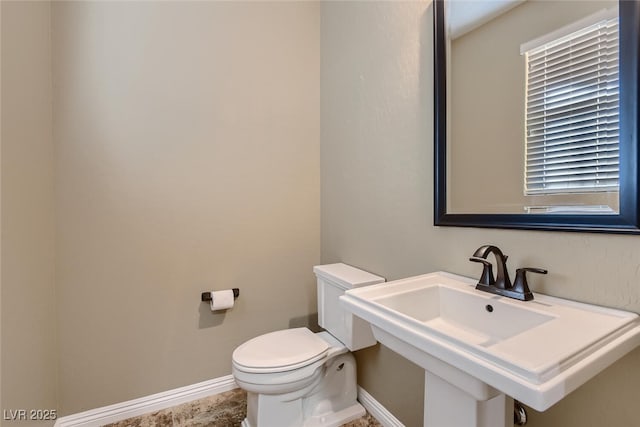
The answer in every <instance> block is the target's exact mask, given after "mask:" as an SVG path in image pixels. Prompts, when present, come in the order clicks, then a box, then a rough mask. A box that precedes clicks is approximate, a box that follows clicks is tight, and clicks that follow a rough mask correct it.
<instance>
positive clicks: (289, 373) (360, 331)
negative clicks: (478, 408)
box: [232, 263, 385, 427]
mask: <svg viewBox="0 0 640 427" xmlns="http://www.w3.org/2000/svg"><path fill="white" fill-rule="evenodd" d="M313 271H314V273H315V275H316V277H317V286H318V324H319V325H320V326H321V327H322V328H324V329H325V331H323V332H318V333H313V332H311V331H310V330H309V329H307V328H294V329H285V330H281V331H275V332H270V333H267V334H264V335H260V336H258V337H255V338H252V339H250V340H249V341H247V342H245V343H243V344H241V345H240V346H238V347H237V348H236V349H235V351H234V352H233V356H232V372H233V376H234V378H235V380H236V383H237V384H238V386H240V388H242V389H244V390H245V391H246V392H247V417H246V418H245V419H244V421H243V422H242V427H338V426H340V425H342V424H345V423H348V422H349V421H352V420H354V419H357V418H359V417H361V416H363V415H364V414H365V410H364V408H363V407H362V405H360V404H359V403H358V401H357V400H356V398H357V394H358V390H357V384H356V361H355V358H354V357H353V354H351V353H350V351H355V350H359V349H361V348H365V347H370V346H372V345H375V344H376V339H375V338H374V337H373V334H372V332H371V327H370V326H369V325H368V324H367V323H366V322H364V321H363V320H362V319H359V318H357V317H355V316H353V315H351V314H350V313H348V312H346V311H345V310H344V309H343V308H342V306H341V305H340V301H339V298H340V295H342V294H344V292H345V291H346V290H348V289H353V288H357V287H361V286H367V285H373V284H376V283H382V282H384V281H385V279H384V278H382V277H379V276H376V275H374V274H371V273H368V272H366V271H363V270H359V269H357V268H354V267H351V266H349V265H346V264H341V263H339V264H329V265H319V266H316V267H314V268H313Z"/></svg>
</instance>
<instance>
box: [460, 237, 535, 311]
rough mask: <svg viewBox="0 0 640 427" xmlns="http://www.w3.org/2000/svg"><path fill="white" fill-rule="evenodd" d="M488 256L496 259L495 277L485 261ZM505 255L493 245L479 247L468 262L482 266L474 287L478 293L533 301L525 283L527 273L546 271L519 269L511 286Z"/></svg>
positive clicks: (491, 267) (491, 268) (490, 265)
mask: <svg viewBox="0 0 640 427" xmlns="http://www.w3.org/2000/svg"><path fill="white" fill-rule="evenodd" d="M489 254H493V255H494V257H495V259H496V270H497V272H496V276H495V278H494V276H493V265H492V264H491V262H489V261H488V260H487V257H488V256H489ZM507 258H509V257H508V256H507V255H505V254H503V253H502V251H501V250H500V248H498V247H497V246H493V245H485V246H481V247H479V248H478V249H477V250H476V251H475V252H474V253H473V256H472V257H471V258H469V261H473V262H479V263H481V264H482V265H483V268H482V275H481V276H480V280H479V281H478V284H477V285H476V289H478V290H480V291H485V292H490V293H492V294H496V295H502V296H506V297H509V298H515V299H518V300H521V301H530V300H532V299H533V293H531V290H530V289H529V285H528V283H527V276H526V273H527V271H530V272H532V273H539V274H547V270H544V269H541V268H529V267H527V268H519V269H517V270H516V280H515V282H514V283H513V284H511V279H510V278H509V270H508V269H507Z"/></svg>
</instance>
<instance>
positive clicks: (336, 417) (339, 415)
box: [241, 402, 366, 427]
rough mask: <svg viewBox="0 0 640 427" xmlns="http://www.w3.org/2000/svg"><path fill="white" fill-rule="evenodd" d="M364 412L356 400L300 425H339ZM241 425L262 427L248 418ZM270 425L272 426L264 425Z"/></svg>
mask: <svg viewBox="0 0 640 427" xmlns="http://www.w3.org/2000/svg"><path fill="white" fill-rule="evenodd" d="M365 414H366V411H365V409H364V408H363V407H362V405H361V404H359V403H358V402H356V403H354V404H353V405H351V406H349V407H347V408H344V409H343V410H341V411H338V412H333V413H331V414H328V415H325V416H317V417H312V418H309V419H308V420H306V421H305V423H304V424H303V425H302V427H340V426H341V425H343V424H346V423H348V422H351V421H353V420H357V419H358V418H361V417H364V416H365ZM241 426H242V427H262V426H257V425H253V424H251V422H250V421H249V419H248V418H245V419H244V420H243V421H242V424H241ZM265 427H272V426H265Z"/></svg>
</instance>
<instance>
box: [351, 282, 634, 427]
mask: <svg viewBox="0 0 640 427" xmlns="http://www.w3.org/2000/svg"><path fill="white" fill-rule="evenodd" d="M475 284H476V280H473V279H469V278H466V277H462V276H457V275H453V274H449V273H444V272H437V273H431V274H426V275H423V276H417V277H411V278H407V279H402V280H397V281H393V282H388V283H382V284H379V285H373V286H368V287H363V288H358V289H353V290H350V291H347V292H346V294H345V295H344V296H342V297H341V298H340V299H341V301H342V304H344V306H345V307H346V309H347V310H348V311H350V312H352V313H353V314H355V315H356V316H358V317H360V318H362V319H364V320H365V321H367V322H369V323H370V325H371V328H372V330H373V334H374V336H375V337H376V338H377V340H378V341H379V342H380V343H381V344H382V345H384V346H386V347H389V348H390V349H392V350H393V351H395V352H397V353H399V354H400V355H402V356H404V357H405V358H407V359H408V360H410V361H412V362H413V363H416V364H417V365H419V366H421V367H422V368H423V369H424V370H425V414H424V425H425V427H448V426H456V427H458V426H460V427H462V426H464V427H474V426H476V427H503V426H510V425H512V424H513V399H517V400H519V401H521V402H523V403H525V404H526V405H528V406H530V407H532V408H534V409H536V410H538V411H544V410H546V409H548V408H549V407H550V406H552V405H553V404H555V403H556V402H558V401H559V400H561V399H562V398H563V397H565V396H566V395H567V394H569V393H570V392H572V391H573V390H575V389H576V388H578V387H580V386H581V385H582V384H584V383H585V382H586V381H588V380H589V379H590V378H592V377H593V376H595V375H596V374H597V373H599V372H600V371H602V370H603V369H605V368H606V367H608V366H609V365H611V364H612V363H613V362H615V361H616V360H618V359H619V358H621V357H622V356H624V355H625V354H627V353H628V352H630V351H631V350H633V349H634V348H635V347H637V346H638V345H640V318H639V317H638V315H637V314H635V313H630V312H625V311H621V310H614V309H609V308H605V307H599V306H594V305H589V304H583V303H578V302H574V301H569V300H564V299H561V298H555V297H551V296H547V295H541V294H535V299H534V300H533V301H527V302H523V301H517V300H513V299H510V298H506V297H503V296H497V295H492V294H489V293H485V292H481V291H478V290H476V289H475Z"/></svg>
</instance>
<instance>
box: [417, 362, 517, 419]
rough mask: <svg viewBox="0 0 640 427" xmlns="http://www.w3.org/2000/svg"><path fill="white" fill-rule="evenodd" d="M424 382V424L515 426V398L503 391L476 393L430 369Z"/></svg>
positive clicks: (426, 372)
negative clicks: (444, 378)
mask: <svg viewBox="0 0 640 427" xmlns="http://www.w3.org/2000/svg"><path fill="white" fill-rule="evenodd" d="M424 381H425V388H424V427H454V426H467V427H507V426H509V427H512V426H513V399H512V398H510V397H508V396H505V395H504V394H502V393H493V394H490V395H485V396H477V395H476V396H473V395H472V394H469V393H468V392H466V391H464V390H462V389H460V388H458V387H456V386H455V385H453V384H451V383H449V382H448V381H445V380H443V379H442V378H440V377H439V376H437V375H435V374H433V373H431V372H429V371H425V378H424ZM471 388H472V389H473V387H471ZM474 391H475V390H471V392H472V393H474ZM477 397H480V399H482V398H485V397H486V398H488V399H486V400H479V399H477Z"/></svg>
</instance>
